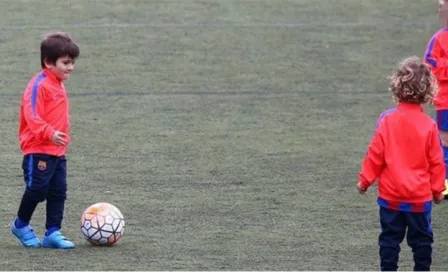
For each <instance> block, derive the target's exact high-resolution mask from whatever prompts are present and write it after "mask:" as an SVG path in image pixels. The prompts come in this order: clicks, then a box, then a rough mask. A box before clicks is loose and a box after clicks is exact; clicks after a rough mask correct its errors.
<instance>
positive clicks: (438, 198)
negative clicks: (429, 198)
mask: <svg viewBox="0 0 448 272" xmlns="http://www.w3.org/2000/svg"><path fill="white" fill-rule="evenodd" d="M443 199H444V195H442V194H440V195H439V196H434V203H436V204H440V203H442V202H443Z"/></svg>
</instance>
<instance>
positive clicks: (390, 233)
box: [357, 57, 445, 271]
mask: <svg viewBox="0 0 448 272" xmlns="http://www.w3.org/2000/svg"><path fill="white" fill-rule="evenodd" d="M389 79H390V88H389V90H390V91H391V92H392V95H393V98H394V100H395V102H397V106H396V107H395V108H392V109H389V110H387V111H385V112H383V113H382V114H381V115H380V117H379V120H378V122H377V127H376V131H375V133H374V135H373V137H372V139H371V141H370V143H369V146H368V149H367V154H366V156H365V158H364V161H363V163H362V166H361V172H360V174H359V180H358V185H357V187H358V190H359V192H360V193H361V194H364V193H365V192H366V191H367V189H368V188H369V187H370V186H371V185H372V184H373V183H374V182H375V180H377V179H378V200H377V203H378V205H379V209H380V211H379V214H380V223H381V233H380V235H379V247H380V249H379V255H380V262H381V264H380V265H381V270H382V271H396V270H397V269H398V259H399V253H400V244H401V243H402V241H403V239H404V237H405V235H406V230H407V237H406V238H407V243H408V245H409V246H410V247H411V248H412V252H413V254H414V263H415V266H414V269H415V270H416V271H426V270H429V269H430V266H431V262H432V244H433V242H434V235H433V231H432V227H431V209H432V201H434V202H435V203H436V204H439V203H441V202H442V200H443V194H442V192H443V191H444V190H445V164H444V160H443V152H442V147H441V144H440V138H439V132H438V128H437V124H436V123H435V122H434V120H433V119H432V118H431V117H430V116H428V115H427V114H426V113H425V112H424V109H423V107H422V104H425V103H431V102H432V100H433V97H434V95H435V93H436V91H437V82H436V80H435V78H434V76H433V74H432V73H431V71H430V69H429V68H428V67H427V66H426V64H424V63H422V62H421V60H420V59H419V58H417V57H411V58H407V59H405V60H404V61H403V62H402V63H401V64H400V65H399V66H398V68H397V69H396V70H395V71H394V73H393V74H392V76H390V77H389Z"/></svg>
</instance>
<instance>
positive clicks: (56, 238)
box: [42, 231, 75, 249]
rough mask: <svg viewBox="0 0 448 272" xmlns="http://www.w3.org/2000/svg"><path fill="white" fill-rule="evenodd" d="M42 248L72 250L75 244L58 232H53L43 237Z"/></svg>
mask: <svg viewBox="0 0 448 272" xmlns="http://www.w3.org/2000/svg"><path fill="white" fill-rule="evenodd" d="M42 246H43V247H45V248H59V249H72V248H75V244H74V243H73V242H71V241H69V240H68V239H67V238H65V236H63V235H62V233H61V232H60V231H55V232H53V233H52V234H50V235H49V236H46V235H45V236H44V239H43V241H42Z"/></svg>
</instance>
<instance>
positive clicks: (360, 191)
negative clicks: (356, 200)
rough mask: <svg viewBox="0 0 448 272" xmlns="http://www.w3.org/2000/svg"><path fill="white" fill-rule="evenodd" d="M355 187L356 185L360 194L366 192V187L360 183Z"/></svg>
mask: <svg viewBox="0 0 448 272" xmlns="http://www.w3.org/2000/svg"><path fill="white" fill-rule="evenodd" d="M356 187H358V192H359V193H360V194H362V195H363V194H365V193H366V192H367V188H364V187H362V186H361V184H359V183H358V185H357V186H356Z"/></svg>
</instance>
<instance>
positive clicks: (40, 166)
mask: <svg viewBox="0 0 448 272" xmlns="http://www.w3.org/2000/svg"><path fill="white" fill-rule="evenodd" d="M37 168H38V169H39V170H41V171H43V170H45V169H47V162H46V161H39V162H38V163H37Z"/></svg>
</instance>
